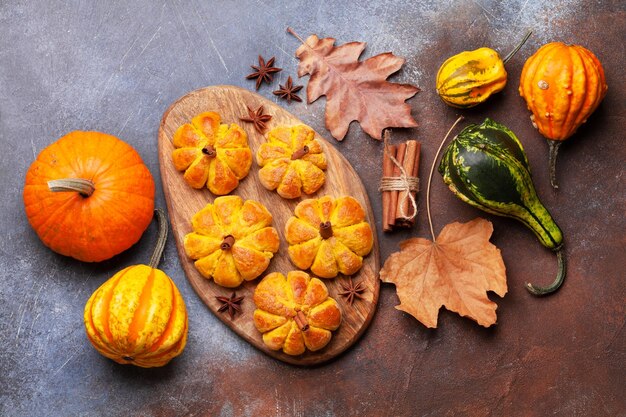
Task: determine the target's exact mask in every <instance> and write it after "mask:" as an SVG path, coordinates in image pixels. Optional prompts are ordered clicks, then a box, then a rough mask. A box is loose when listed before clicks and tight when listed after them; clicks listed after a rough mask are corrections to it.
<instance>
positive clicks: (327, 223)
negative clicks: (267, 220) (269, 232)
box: [285, 196, 374, 278]
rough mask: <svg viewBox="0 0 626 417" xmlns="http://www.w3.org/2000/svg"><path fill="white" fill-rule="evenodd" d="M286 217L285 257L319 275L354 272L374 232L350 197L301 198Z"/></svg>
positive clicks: (360, 262)
mask: <svg viewBox="0 0 626 417" xmlns="http://www.w3.org/2000/svg"><path fill="white" fill-rule="evenodd" d="M294 214H295V216H294V217H291V218H289V220H287V224H286V225H285V236H286V238H287V242H289V258H290V259H291V261H292V262H293V264H294V265H295V266H297V267H298V268H300V269H309V268H310V269H311V271H312V272H313V273H314V274H315V275H317V276H318V277H321V278H334V277H336V276H337V275H338V274H339V273H341V274H344V275H352V274H355V273H356V272H357V271H358V270H359V269H361V266H363V257H364V256H366V255H367V254H368V253H370V251H371V250H372V246H373V244H374V235H373V233H372V229H371V227H370V225H369V223H367V222H366V221H365V211H364V210H363V207H361V205H360V204H359V202H358V201H356V200H355V199H354V198H353V197H340V198H337V199H336V200H335V199H333V198H331V197H329V196H324V197H322V198H320V199H308V200H303V201H301V202H300V203H299V204H298V205H297V206H296V209H295V211H294Z"/></svg>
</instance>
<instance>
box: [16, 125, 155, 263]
mask: <svg viewBox="0 0 626 417" xmlns="http://www.w3.org/2000/svg"><path fill="white" fill-rule="evenodd" d="M23 197H24V207H25V209H26V216H27V217H28V222H29V223H30V225H31V226H32V227H33V229H34V230H35V231H36V232H37V235H39V238H40V239H41V241H42V242H43V243H44V244H45V245H46V246H48V247H49V248H50V249H52V250H53V251H55V252H57V253H60V254H62V255H66V256H71V257H72V258H75V259H78V260H80V261H84V262H100V261H103V260H105V259H109V258H112V257H113V256H115V255H117V254H119V253H121V252H123V251H125V250H126V249H128V248H130V247H131V246H132V245H134V244H135V243H136V242H137V241H138V240H139V238H140V237H141V235H142V234H143V232H144V230H146V228H147V227H148V225H149V224H150V220H151V219H152V212H153V210H154V180H153V179H152V175H151V174H150V171H149V170H148V167H146V166H145V165H144V163H143V161H142V160H141V157H140V156H139V154H138V153H137V152H136V151H135V150H134V149H133V148H132V147H131V146H130V145H128V144H127V143H125V142H123V141H121V140H120V139H118V138H116V137H115V136H111V135H107V134H106V133H101V132H80V131H75V132H71V133H68V134H67V135H65V136H63V137H62V138H61V139H59V140H58V141H56V142H54V143H53V144H51V145H49V146H48V147H46V148H45V149H44V150H42V151H41V153H40V154H39V156H38V157H37V160H35V161H34V162H33V163H32V164H31V166H30V167H29V168H28V171H27V172H26V180H25V184H24V195H23Z"/></svg>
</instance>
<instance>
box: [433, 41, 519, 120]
mask: <svg viewBox="0 0 626 417" xmlns="http://www.w3.org/2000/svg"><path fill="white" fill-rule="evenodd" d="M506 80H507V73H506V70H505V69H504V62H503V61H502V59H501V58H500V54H498V53H497V52H496V51H494V50H493V49H491V48H478V49H476V50H474V51H463V52H461V53H459V54H456V55H454V56H451V57H450V58H448V59H447V60H446V61H445V62H444V63H443V64H442V65H441V67H440V68H439V72H437V81H436V82H437V94H439V97H441V99H442V100H443V101H444V102H445V103H446V104H448V105H450V106H453V107H458V108H469V107H474V106H476V105H478V104H480V103H482V102H484V101H485V100H487V99H488V98H489V96H491V95H492V94H495V93H497V92H499V91H501V90H502V89H503V88H504V86H505V85H506Z"/></svg>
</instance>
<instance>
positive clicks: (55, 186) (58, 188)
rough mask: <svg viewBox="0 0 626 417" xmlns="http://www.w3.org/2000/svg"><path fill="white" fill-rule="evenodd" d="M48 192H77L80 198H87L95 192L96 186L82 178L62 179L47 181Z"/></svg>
mask: <svg viewBox="0 0 626 417" xmlns="http://www.w3.org/2000/svg"><path fill="white" fill-rule="evenodd" d="M48 188H49V189H50V191H52V192H55V193H58V192H77V193H78V194H80V195H81V197H89V196H90V195H92V194H93V192H94V191H95V190H96V186H95V184H94V183H93V181H91V180H86V179H84V178H63V179H60V180H50V181H48Z"/></svg>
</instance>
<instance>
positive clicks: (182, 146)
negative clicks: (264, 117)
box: [172, 112, 252, 195]
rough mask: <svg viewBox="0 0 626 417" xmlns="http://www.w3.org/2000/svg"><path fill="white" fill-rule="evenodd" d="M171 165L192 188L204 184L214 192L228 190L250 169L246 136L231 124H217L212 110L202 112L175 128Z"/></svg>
mask: <svg viewBox="0 0 626 417" xmlns="http://www.w3.org/2000/svg"><path fill="white" fill-rule="evenodd" d="M173 144H174V147H176V148H177V149H175V150H174V152H173V153H172V159H173V161H174V166H175V167H176V169H177V170H179V171H185V174H184V175H183V178H185V181H186V182H187V184H189V185H190V186H192V187H193V188H202V187H204V185H205V184H206V185H207V187H208V188H209V190H210V191H211V192H212V193H213V194H215V195H224V194H228V193H230V192H231V191H232V190H234V189H235V188H236V187H237V186H238V185H239V181H240V180H241V179H243V178H244V177H245V176H246V175H248V172H249V171H250V166H251V165H252V151H251V150H250V147H249V146H248V135H247V134H246V132H245V131H244V130H243V129H242V128H241V127H239V126H238V125H237V124H235V123H233V124H231V125H230V126H229V125H226V124H220V115H219V114H217V113H215V112H206V113H201V114H199V115H197V116H196V117H194V118H193V119H192V120H191V123H185V124H184V125H182V126H181V127H179V128H178V130H176V133H175V134H174V139H173Z"/></svg>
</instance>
